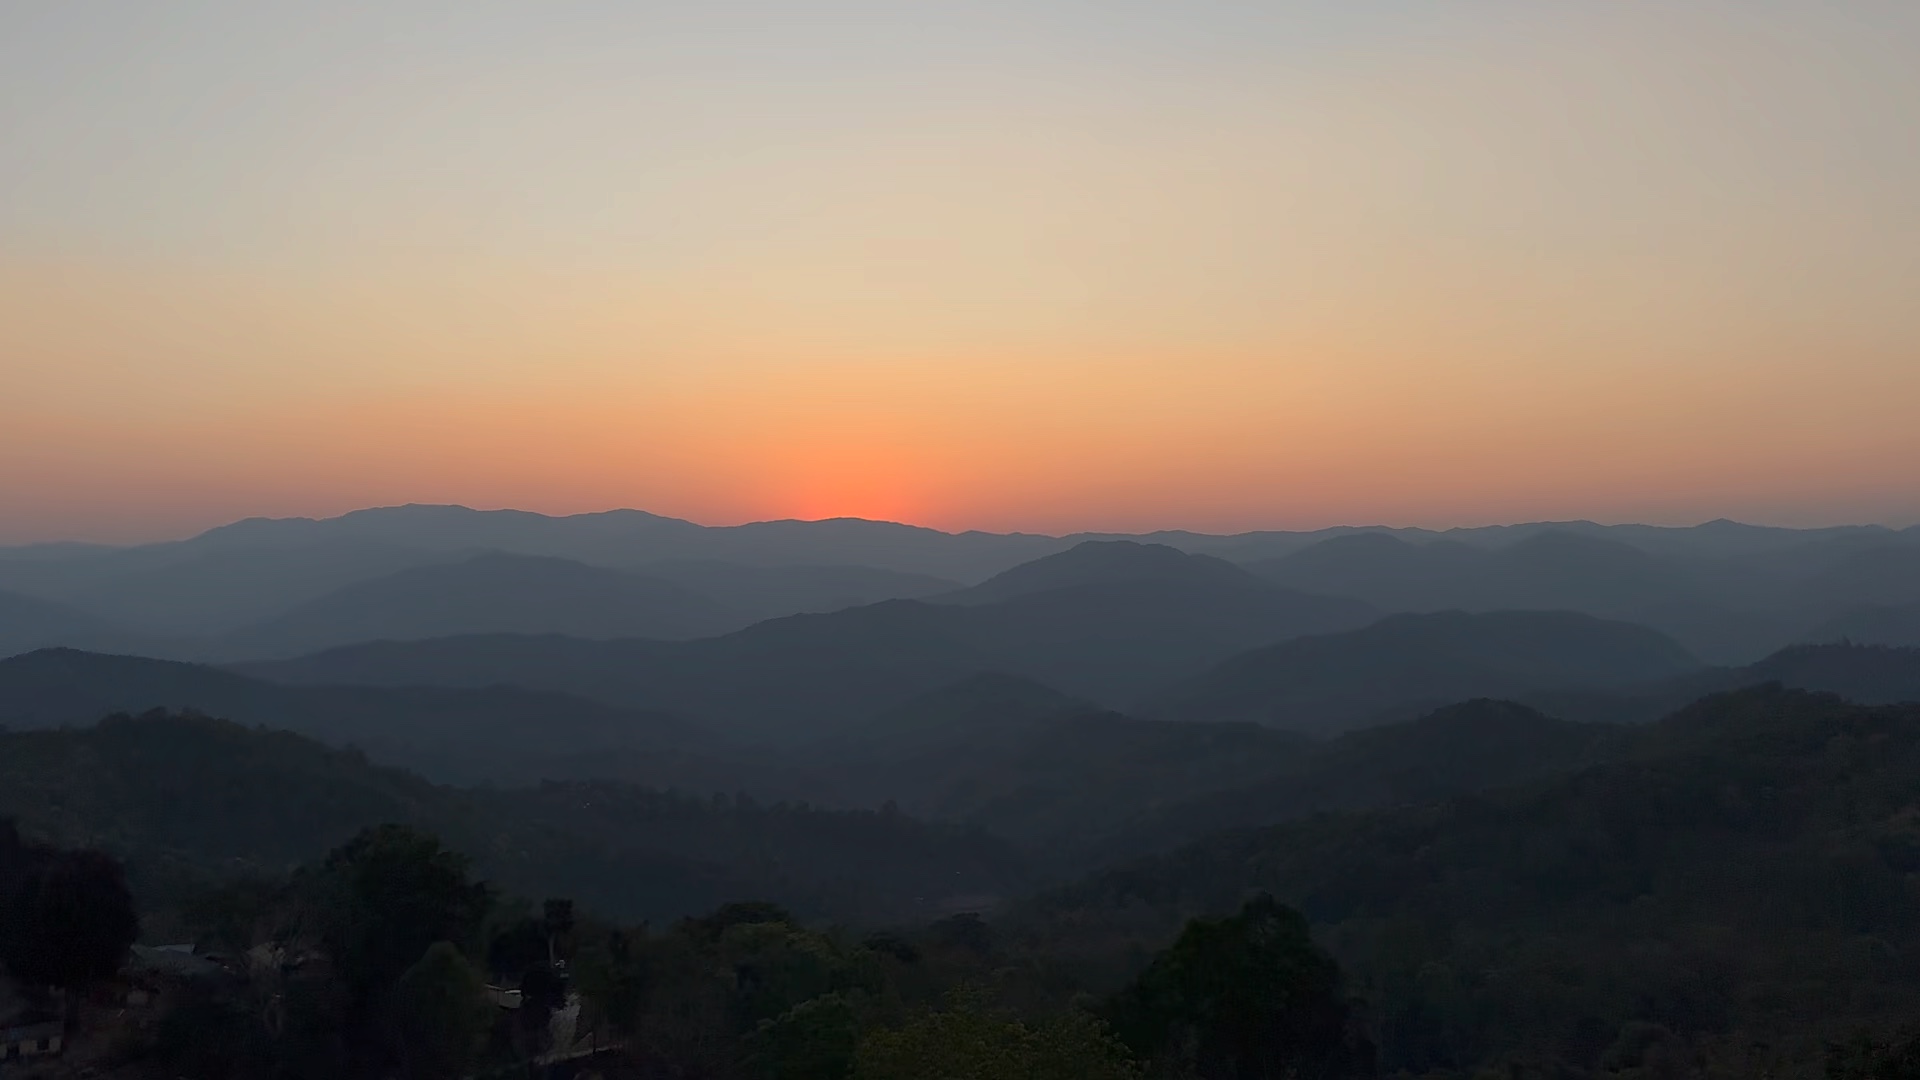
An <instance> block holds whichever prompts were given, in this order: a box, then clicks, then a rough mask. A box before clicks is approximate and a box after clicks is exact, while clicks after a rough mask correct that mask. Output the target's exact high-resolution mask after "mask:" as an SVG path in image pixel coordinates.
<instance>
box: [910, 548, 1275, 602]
mask: <svg viewBox="0 0 1920 1080" xmlns="http://www.w3.org/2000/svg"><path fill="white" fill-rule="evenodd" d="M1136 581H1162V582H1177V583H1184V584H1191V585H1196V586H1202V587H1214V588H1218V587H1221V586H1225V587H1229V588H1239V589H1252V590H1265V589H1271V588H1272V586H1271V585H1269V584H1268V583H1267V582H1265V581H1263V580H1261V579H1260V578H1259V577H1256V576H1255V575H1253V574H1251V573H1249V572H1247V571H1246V570H1243V569H1241V568H1240V567H1238V566H1235V565H1234V564H1232V563H1230V562H1227V561H1226V560H1225V559H1218V558H1215V557H1213V556H1211V555H1190V554H1188V553H1187V552H1184V551H1181V550H1180V549H1179V548H1175V547H1169V546H1167V545H1165V544H1143V543H1141V542H1139V541H1137V540H1083V541H1081V542H1080V543H1078V544H1075V545H1074V546H1072V547H1070V548H1068V549H1067V550H1065V551H1059V552H1055V553H1054V554H1052V555H1045V556H1042V557H1040V558H1038V559H1035V560H1033V561H1032V562H1026V563H1021V564H1020V565H1019V566H1016V567H1014V568H1013V569H1011V570H1007V571H1005V572H1003V573H1000V574H997V575H995V576H994V577H991V578H989V579H987V580H986V581H984V582H981V583H980V584H979V585H976V586H974V587H973V588H971V589H966V590H963V591H962V592H959V593H955V594H953V595H952V596H950V597H947V598H946V599H949V600H952V601H954V602H957V603H970V604H979V603H994V602H997V601H1001V600H1009V599H1012V598H1013V597H1016V596H1026V595H1030V594H1032V593H1039V592H1047V591H1050V590H1053V589H1064V588H1071V587H1074V586H1078V585H1092V584H1098V583H1103V582H1136Z"/></svg>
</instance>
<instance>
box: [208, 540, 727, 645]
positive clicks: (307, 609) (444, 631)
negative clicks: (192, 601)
mask: <svg viewBox="0 0 1920 1080" xmlns="http://www.w3.org/2000/svg"><path fill="white" fill-rule="evenodd" d="M743 621H744V620H743V619H742V618H741V616H739V615H738V614H736V613H734V612H731V611H728V610H726V609H725V608H723V607H721V606H720V605H719V604H717V603H715V602H714V601H713V600H711V599H709V598H708V597H706V596H704V595H702V594H700V593H697V592H694V591H693V590H691V589H688V588H685V587H684V586H681V585H676V584H674V583H672V582H668V581H662V580H660V579H658V578H650V577H643V576H641V575H638V574H629V573H624V572H622V571H618V570H607V569H603V568H601V567H595V566H588V565H586V564H584V563H578V562H573V561H571V560H568V559H555V558H543V557H537V556H529V555H508V554H503V553H499V552H490V553H487V554H484V555H477V556H474V557H472V558H468V559H461V560H459V561H456V562H441V563H432V564H429V565H426V566H416V567H411V568H409V569H406V570H401V571H399V572H397V573H393V574H388V575H386V576H384V577H378V578H374V579H372V580H369V581H362V582H356V583H355V584H352V585H348V586H346V587H344V588H342V589H339V590H337V591H335V592H332V593H329V594H328V595H326V596H323V597H320V598H319V599H317V600H313V601H309V602H308V603H306V604H303V605H301V606H299V607H297V608H295V609H293V610H292V611H289V612H286V613H285V614H282V615H278V616H275V617H273V618H271V619H268V620H265V621H263V622H259V623H255V624H253V625H251V626H248V627H244V628H242V629H240V630H238V631H235V632H234V633H232V634H229V635H227V641H228V642H230V643H232V644H233V645H235V646H237V647H241V648H245V649H250V650H255V651H264V652H268V653H272V654H279V655H291V654H294V653H300V652H311V651H315V650H319V649H325V648H330V647H332V646H335V645H344V644H349V643H352V642H359V641H376V640H395V641H411V640H419V639H421V638H432V637H446V636H449V635H452V634H488V633H523V634H569V635H572V636H575V637H584V638H616V637H649V638H690V637H702V636H706V635H709V634H716V633H720V632H722V631H725V630H729V629H733V628H735V627H737V626H739V625H740V624H741V623H742V622H743Z"/></svg>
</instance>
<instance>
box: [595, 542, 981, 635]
mask: <svg viewBox="0 0 1920 1080" xmlns="http://www.w3.org/2000/svg"><path fill="white" fill-rule="evenodd" d="M632 569H633V571H634V572H635V573H638V574H643V575H645V576H647V577H650V578H656V579H659V580H662V581H670V582H672V583H674V584H675V585H679V586H682V587H683V588H687V589H691V590H692V591H694V592H697V593H699V594H701V595H702V596H705V597H707V598H709V599H711V600H713V601H714V602H716V603H718V604H719V605H720V606H721V607H724V608H726V609H727V610H728V611H731V612H733V613H735V614H736V615H737V616H739V619H740V621H739V624H738V625H739V626H745V625H747V624H749V623H756V622H762V621H764V620H767V619H777V618H781V617H782V616H786V615H805V614H817V613H820V612H827V611H839V610H841V609H842V608H850V607H859V606H861V605H863V604H877V603H880V602H881V601H883V600H915V599H920V598H923V597H930V596H937V595H940V594H943V593H949V592H952V591H954V590H955V589H958V588H959V587H960V586H959V583H957V582H954V581H951V580H949V579H947V578H940V577H934V576H932V575H930V574H910V573H904V572H901V571H897V570H884V569H881V568H879V567H873V566H853V565H818V566H758V565H754V564H751V563H734V562H719V561H716V560H711V559H681V560H669V561H665V562H650V563H643V564H641V565H639V566H636V567H633V568H632ZM735 628H736V627H728V629H735Z"/></svg>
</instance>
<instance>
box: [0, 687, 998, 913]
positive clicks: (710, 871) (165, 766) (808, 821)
mask: <svg viewBox="0 0 1920 1080" xmlns="http://www.w3.org/2000/svg"><path fill="white" fill-rule="evenodd" d="M0 817H13V818H16V819H17V820H18V821H19V823H20V825H21V826H22V828H23V829H24V830H25V831H27V832H28V833H29V834H31V835H38V836H42V837H46V838H50V839H52V840H54V841H56V842H60V843H65V844H97V845H100V846H103V847H105V848H106V849H107V850H109V851H113V852H115V853H118V854H121V855H122V856H124V857H125V859H126V860H127V863H128V866H129V870H130V876H131V877H132V879H133V884H134V887H135V891H136V893H137V894H138V895H140V896H141V897H142V898H143V899H144V900H145V901H146V902H147V903H148V904H150V905H154V906H164V905H165V904H166V903H168V902H169V901H173V900H177V899H179V898H180V896H181V895H182V894H183V893H185V892H187V891H188V890H190V889H192V888H193V887H195V886H198V885H201V884H204V883H206V882H210V881H217V880H221V879H229V878H233V877H237V876H244V875H248V874H278V873H282V872H284V871H286V870H287V869H289V868H290V867H291V866H293V865H294V864H296V863H302V862H310V861H312V860H315V859H317V858H318V857H320V856H321V855H324V854H325V853H326V851H327V850H328V849H329V848H331V847H333V846H335V845H337V844H339V843H341V842H342V841H344V840H346V839H347V838H348V837H349V836H351V835H352V834H353V833H354V832H356V831H358V830H359V829H361V828H365V827H367V826H371V825H378V824H383V823H388V822H395V823H401V824H408V825H414V826H417V827H421V828H425V829H428V830H431V831H433V832H436V833H438V834H439V835H440V836H441V837H443V838H444V839H445V840H446V841H447V842H448V844H449V845H450V846H452V847H454V848H456V849H458V850H461V851H464V852H466V853H468V854H469V855H471V856H472V857H473V858H474V859H475V861H476V863H477V866H478V869H479V871H480V873H481V874H483V875H485V876H487V877H489V878H491V879H492V880H493V881H494V882H495V883H496V884H498V885H501V886H503V887H505V888H507V889H512V890H519V891H521V892H522V894H523V895H529V896H554V895H564V896H571V897H574V898H576V899H577V900H578V901H580V902H581V903H582V904H584V905H586V906H587V907H588V908H590V909H591V910H594V911H595V912H597V913H603V914H604V915H606V916H608V917H613V918H620V919H657V920H662V921H669V920H672V919H676V918H680V917H683V916H687V915H692V914H695V913H699V912H703V911H706V910H710V909H711V908H713V907H714V906H716V905H718V904H720V903H722V902H725V901H729V900H741V899H754V900H773V901H776V902H779V903H783V904H787V905H789V906H791V907H792V908H793V909H794V910H796V911H798V912H803V913H805V914H807V915H809V916H811V917H815V918H835V919H846V920H857V921H889V920H914V919H919V920H925V919H930V918H932V917H933V916H935V915H938V914H941V913H942V911H943V905H944V904H945V903H946V902H947V901H948V900H949V898H951V897H955V896H961V895H971V896H983V895H984V896H995V895H1005V894H1007V893H1009V892H1012V891H1015V890H1017V889H1019V888H1020V887H1021V886H1022V885H1023V884H1024V882H1025V880H1026V870H1025V868H1024V864H1023V863H1022V862H1021V860H1020V859H1019V857H1018V856H1016V855H1015V854H1014V853H1013V852H1012V851H1011V850H1010V849H1009V848H1008V847H1007V846H1006V845H1004V844H1001V843H998V842H996V841H994V840H992V839H990V838H988V837H984V836H981V835H979V834H978V833H972V832H967V831H963V830H957V829H951V828H941V827H935V826H928V825H923V824H921V823H919V822H916V821H913V820H912V819H910V818H906V817H904V816H901V815H898V814H884V815H883V814H878V813H873V812H864V813H846V812H831V811H824V810H813V809H807V808H804V807H794V806H761V805H759V804H756V803H754V802H753V801H752V800H734V799H714V798H711V797H706V796H700V797H688V796H675V795H670V794H661V793H659V792H656V791H650V790H647V789H644V788H638V787H632V786H629V785H623V784H613V783H605V782H597V783H569V784H547V785H542V786H540V787H534V788H516V789H507V790H499V789H486V788H483V789H457V788H447V787H440V786H437V785H434V784H431V783H428V782H427V781H424V780H421V779H420V778H418V777H416V776H413V775H411V774H408V773H404V772H399V771H396V770H392V769H384V768H379V767H376V766H373V765H370V764H368V762H367V761H366V759H365V758H364V757H361V756H359V755H357V754H352V753H347V752H343V751H338V750H331V749H328V748H326V747H324V746H322V745H320V744H319V743H316V742H313V741H311V740H308V739H305V738H302V737H300V736H297V735H293V734H290V733H285V732H266V731H257V730H249V729H247V728H244V727H240V726H238V725H234V724H230V723H227V722H225V721H220V720H212V719H208V718H205V717H182V716H172V715H165V714H153V715H147V716H141V717H131V718H130V717H118V718H113V719H109V720H107V721H104V722H102V723H100V724H98V725H96V726H92V727H88V728H84V729H72V730H64V731H30V732H13V733H0Z"/></svg>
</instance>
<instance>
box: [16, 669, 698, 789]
mask: <svg viewBox="0 0 1920 1080" xmlns="http://www.w3.org/2000/svg"><path fill="white" fill-rule="evenodd" d="M156 708H162V709H192V710H195V711H197V712H201V713H206V714H211V715H217V716H222V717H226V718H229V719H232V720H235V721H237V722H240V723H245V724H253V725H262V726H266V727H272V728H278V729H283V730H286V731H292V732H297V733H299V734H302V735H305V736H308V737H310V738H314V739H318V740H320V741H322V742H326V743H329V744H332V745H335V746H344V745H349V744H351V745H354V746H357V747H359V748H361V749H362V750H364V751H366V752H367V753H368V754H370V755H372V756H373V757H374V758H375V759H376V760H379V761H381V762H384V763H387V764H393V765H400V766H404V767H407V768H412V769H415V770H417V771H420V772H422V773H425V774H426V775H429V776H432V777H436V778H440V779H445V780H459V781H469V782H470V781H479V780H492V781H502V782H514V781H518V782H523V783H524V782H530V781H532V780H536V779H540V778H543V777H548V776H555V777H564V776H578V775H582V774H581V773H580V772H578V771H572V772H569V771H564V770H559V769H557V768H555V767H554V766H553V765H552V762H553V761H554V760H555V759H559V758H562V757H571V756H576V755H579V754H582V753H590V752H593V751H596V750H597V751H601V752H611V751H645V757H644V758H643V759H642V760H643V761H645V762H646V763H648V766H649V767H650V768H652V769H653V770H654V772H653V774H652V775H651V776H648V777H640V778H641V779H649V780H654V781H657V782H659V783H661V784H667V783H669V782H671V781H673V780H674V779H675V778H676V777H678V778H679V779H680V780H681V782H682V784H683V786H697V784H698V782H699V781H700V780H701V779H702V778H703V777H706V778H709V779H711V780H713V782H714V784H715V788H716V789H721V790H731V789H732V787H733V783H732V781H733V780H734V779H735V777H734V776H733V775H732V774H731V773H730V772H728V773H724V774H715V773H714V772H712V771H711V770H708V769H707V767H706V766H704V765H703V764H702V763H701V762H702V759H701V757H700V754H701V753H704V752H706V751H707V750H709V749H710V748H711V742H710V740H709V739H708V738H707V737H706V736H705V735H704V734H703V733H702V732H700V731H697V730H695V729H693V728H690V727H688V726H686V725H684V724H682V723H680V722H678V721H676V720H673V719H671V718H669V717H666V716H663V715H660V714H657V713H648V712H642V711H636V710H632V709H622V708H618V707H614V706H609V705H605V704H601V703H599V702H594V701H587V700H584V699H580V698H573V697H568V696H566V695H562V694H554V693H547V692H542V691H536V690H526V689H522V688H519V687H513V686H491V687H472V688H439V687H360V686H324V687H296V686H283V685H279V684H275V683H269V682H265V681H262V680H258V679H251V678H247V677H245V676H241V675H236V674H234V673H232V672H229V671H223V670H220V669H217V668H211V667H206V666H203V665H199V664H187V663H179V662H175V661H167V660H148V659H144V658H140V657H131V656H108V655H101V654H96V653H84V652H79V651H76V650H71V649H47V650H42V651H39V652H33V653H28V654H26V655H23V656H16V657H12V658H10V659H6V660H0V726H4V727H7V728H10V729H13V730H23V729H44V728H52V727H59V726H63V725H64V726H83V725H87V724H91V723H93V722H94V721H96V720H98V719H100V718H101V717H103V716H106V715H108V714H111V713H143V712H146V711H148V710H151V709H156ZM585 775H595V774H593V773H588V774H585ZM629 775H631V774H629Z"/></svg>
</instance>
